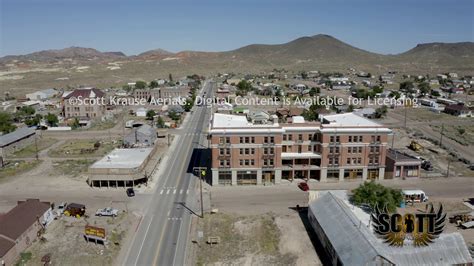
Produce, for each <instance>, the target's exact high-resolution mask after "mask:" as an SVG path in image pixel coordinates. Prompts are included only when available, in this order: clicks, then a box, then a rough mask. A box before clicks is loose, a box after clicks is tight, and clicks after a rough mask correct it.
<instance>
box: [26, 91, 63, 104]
mask: <svg viewBox="0 0 474 266" xmlns="http://www.w3.org/2000/svg"><path fill="white" fill-rule="evenodd" d="M57 93H58V92H57V91H56V90H55V89H46V90H41V91H35V92H32V93H28V94H26V95H25V96H26V98H28V99H30V100H31V101H33V100H46V99H49V98H52V97H54V96H56V94H57Z"/></svg>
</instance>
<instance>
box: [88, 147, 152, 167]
mask: <svg viewBox="0 0 474 266" xmlns="http://www.w3.org/2000/svg"><path fill="white" fill-rule="evenodd" d="M152 150H153V148H139V149H115V150H113V151H111V152H110V153H109V154H107V155H105V156H104V157H103V158H102V159H100V160H98V161H97V162H95V163H94V164H93V165H91V166H90V168H95V169H98V168H136V167H139V166H140V165H142V163H143V161H145V159H146V158H147V157H148V155H150V153H151V151H152Z"/></svg>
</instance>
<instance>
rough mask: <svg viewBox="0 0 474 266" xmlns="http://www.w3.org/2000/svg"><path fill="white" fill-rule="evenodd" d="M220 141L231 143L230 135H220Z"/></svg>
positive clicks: (221, 142)
mask: <svg viewBox="0 0 474 266" xmlns="http://www.w3.org/2000/svg"><path fill="white" fill-rule="evenodd" d="M219 143H220V144H225V143H230V137H220V138H219Z"/></svg>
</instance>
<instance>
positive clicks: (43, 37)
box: [0, 0, 474, 56]
mask: <svg viewBox="0 0 474 266" xmlns="http://www.w3.org/2000/svg"><path fill="white" fill-rule="evenodd" d="M473 13H474V0H443V1H441V0H432V1H427V0H416V1H414V0H408V1H406V0H401V1H388V0H375V1H373V0H365V1H364V0H353V1H349V0H348V1H340V0H332V1H330V0H327V1H316V0H312V1H310V0H233V1H229V0H220V1H219V0H201V1H199V0H195V1H191V0H175V1H156V0H155V1H151V0H149V1H144V0H135V1H132V0H129V1H125V0H0V56H4V55H9V54H25V53H30V52H33V51H39V50H44V49H59V48H64V47H69V46H82V47H92V48H96V49H98V50H101V51H123V52H124V53H126V54H128V55H130V54H137V53H140V52H144V51H147V50H151V49H155V48H163V49H166V50H169V51H173V52H177V51H182V50H200V51H225V50H232V49H235V48H238V47H241V46H244V45H247V44H252V43H268V44H275V43H284V42H288V41H290V40H293V39H295V38H298V37H301V36H312V35H315V34H319V33H324V34H329V35H332V36H334V37H336V38H338V39H340V40H342V41H344V42H347V43H349V44H351V45H354V46H356V47H359V48H361V49H365V50H368V51H372V52H378V53H383V54H389V53H392V54H394V53H400V52H404V51H406V50H408V49H410V48H412V47H414V46H415V45H416V44H418V43H426V42H461V41H473V40H474V32H473V25H474V15H473Z"/></svg>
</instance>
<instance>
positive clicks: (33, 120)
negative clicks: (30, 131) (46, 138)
mask: <svg viewBox="0 0 474 266" xmlns="http://www.w3.org/2000/svg"><path fill="white" fill-rule="evenodd" d="M41 119H43V116H42V115H40V114H36V115H35V116H34V117H33V118H28V119H26V120H25V124H26V125H27V126H29V127H32V126H38V125H39V124H40V122H41Z"/></svg>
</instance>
